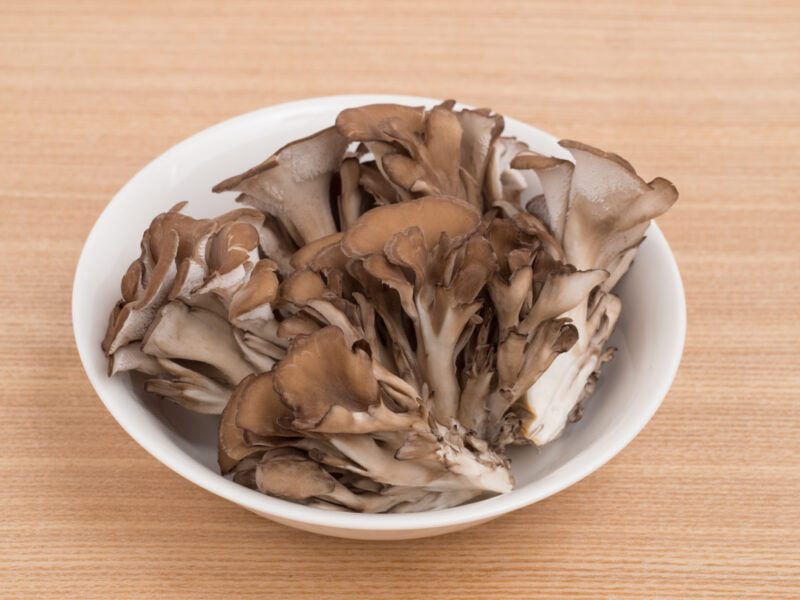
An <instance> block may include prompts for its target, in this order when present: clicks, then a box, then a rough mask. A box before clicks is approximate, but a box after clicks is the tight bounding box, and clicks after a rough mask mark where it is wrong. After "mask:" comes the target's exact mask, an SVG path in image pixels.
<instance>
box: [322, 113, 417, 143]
mask: <svg viewBox="0 0 800 600" xmlns="http://www.w3.org/2000/svg"><path fill="white" fill-rule="evenodd" d="M424 122H425V107H424V106H415V107H411V106H402V105H400V104H370V105H368V106H361V107H359V108H348V109H345V110H343V111H342V112H340V113H339V116H338V117H336V129H338V130H339V133H341V134H342V135H343V136H344V137H346V138H347V139H348V140H351V141H359V142H371V141H382V142H394V141H395V139H396V138H397V132H398V131H401V132H410V133H414V132H421V131H422V129H423V125H424Z"/></svg>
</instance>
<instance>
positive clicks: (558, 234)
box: [511, 150, 575, 243]
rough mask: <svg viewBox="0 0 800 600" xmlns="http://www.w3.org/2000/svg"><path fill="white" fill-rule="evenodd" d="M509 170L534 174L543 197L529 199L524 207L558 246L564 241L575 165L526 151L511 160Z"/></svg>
mask: <svg viewBox="0 0 800 600" xmlns="http://www.w3.org/2000/svg"><path fill="white" fill-rule="evenodd" d="M511 167H512V168H513V169H529V170H532V171H535V172H536V175H537V176H538V177H539V182H540V183H541V184H542V190H543V194H542V196H537V197H536V198H534V199H533V200H531V202H529V203H528V206H527V207H526V208H527V210H528V212H531V213H532V214H534V215H536V216H537V217H539V219H541V220H542V222H544V223H545V224H546V225H547V226H548V227H549V228H550V233H552V234H553V237H554V238H555V239H556V240H557V241H558V242H559V243H561V242H562V241H563V239H564V226H565V223H566V219H567V210H568V209H569V191H570V183H571V180H572V172H573V170H574V169H575V166H574V165H573V164H572V163H571V162H570V161H568V160H563V159H561V158H555V157H553V156H542V155H541V154H537V153H535V152H532V151H530V150H527V151H523V152H521V153H519V154H517V155H516V156H515V157H514V159H513V160H512V161H511Z"/></svg>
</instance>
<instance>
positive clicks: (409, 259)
mask: <svg viewBox="0 0 800 600" xmlns="http://www.w3.org/2000/svg"><path fill="white" fill-rule="evenodd" d="M503 128H504V120H503V117H502V116H500V115H497V114H494V113H492V112H491V111H490V110H488V109H475V110H472V109H461V108H458V107H457V105H456V103H455V102H454V101H445V102H443V103H441V104H439V105H437V106H433V107H430V108H425V107H421V106H417V107H408V106H400V105H394V104H375V105H369V106H363V107H355V108H351V109H347V110H344V111H342V112H341V113H340V114H339V115H338V117H337V119H336V123H335V125H334V126H332V127H329V128H327V129H324V130H322V131H319V132H317V133H314V134H312V135H310V136H309V137H306V138H303V139H300V140H297V141H295V142H291V143H289V144H287V145H285V146H283V147H282V148H280V149H278V150H277V151H276V152H275V153H274V154H272V155H271V156H270V157H269V158H268V159H267V160H265V161H264V162H262V163H261V164H259V165H256V166H255V167H253V168H251V169H249V170H245V171H244V172H242V173H241V174H240V175H235V176H233V177H230V178H228V179H226V180H225V181H223V182H221V183H220V184H218V185H217V186H215V187H214V191H216V192H224V191H236V192H239V196H238V198H237V200H238V201H239V202H241V203H243V204H246V205H248V207H249V208H240V209H237V210H233V211H230V212H227V213H224V214H222V215H220V216H219V217H216V218H214V219H194V218H192V217H190V216H188V215H187V214H184V212H183V211H184V209H185V208H186V206H185V203H181V204H178V205H176V206H175V207H173V208H172V209H171V210H170V211H168V212H166V213H163V214H161V215H157V216H156V217H155V219H154V220H153V222H152V223H151V225H150V226H149V227H148V229H147V230H146V231H145V232H144V234H143V237H142V244H141V249H140V254H139V256H138V258H137V259H136V260H134V261H133V262H132V263H131V265H130V267H129V268H128V270H127V271H126V272H125V273H124V274H122V279H121V285H120V300H119V301H118V302H117V303H116V305H115V306H114V307H113V308H112V310H111V314H110V316H109V322H108V328H107V333H106V336H105V339H104V340H103V342H102V347H103V349H104V351H105V352H106V354H107V356H108V361H109V375H110V376H123V374H124V373H126V372H139V373H141V374H143V375H144V376H145V383H144V389H145V391H147V392H149V393H153V394H155V395H157V396H160V397H162V398H164V399H166V400H168V401H171V402H174V403H176V404H178V405H180V406H182V407H183V408H185V409H187V410H191V411H194V412H199V413H205V414H213V415H219V429H218V440H217V446H218V462H219V467H220V471H221V473H222V474H223V475H225V476H226V477H229V478H231V479H233V481H235V482H237V483H239V484H241V485H245V486H248V487H250V488H252V489H254V490H257V491H259V492H261V493H264V494H270V495H272V496H275V497H278V498H282V499H284V500H287V501H291V502H298V503H302V504H305V505H308V506H311V507H315V508H318V509H324V510H350V511H357V512H413V511H423V510H439V509H443V508H447V507H451V506H456V505H458V504H461V503H463V502H467V501H470V500H474V499H478V498H481V497H483V496H487V495H491V494H502V493H504V492H507V491H509V490H510V489H511V488H512V487H513V485H514V477H513V473H512V470H511V465H510V461H509V458H508V456H509V455H508V452H507V450H508V447H509V446H510V445H512V444H514V445H520V444H531V445H537V446H541V445H544V444H547V443H549V442H550V441H552V440H553V439H555V438H557V437H558V436H559V435H560V434H561V433H562V432H563V431H564V429H565V428H566V427H567V426H568V425H569V423H570V422H573V421H575V420H577V419H579V418H581V416H582V414H583V411H584V406H585V404H586V403H587V402H588V400H589V397H590V396H591V394H592V392H593V391H594V389H595V386H596V384H597V382H598V379H599V377H600V371H601V369H602V367H603V365H604V364H605V363H607V362H608V361H609V360H610V359H611V357H612V356H613V353H614V349H613V347H611V346H609V344H608V342H609V338H610V336H611V334H612V332H613V330H614V327H615V325H616V323H617V321H618V319H619V316H620V313H621V309H622V305H621V301H620V299H619V298H618V297H617V296H615V295H614V294H613V289H614V286H615V285H616V284H617V282H618V281H619V280H620V278H622V277H623V276H624V274H625V272H626V271H627V270H628V268H629V267H630V266H631V264H632V262H633V261H634V259H635V256H636V252H637V249H638V247H639V245H640V244H641V242H642V240H643V238H644V234H645V231H646V229H647V227H648V225H649V223H650V221H651V219H653V218H654V217H656V216H658V215H660V214H662V213H663V212H664V211H666V210H667V209H668V208H669V207H670V206H671V205H672V204H673V203H674V202H675V200H676V198H677V192H676V191H675V188H674V187H673V186H672V184H670V183H669V182H667V181H666V180H664V179H661V178H656V179H654V180H652V181H651V182H649V183H648V182H645V181H644V180H643V179H641V177H639V175H637V174H636V172H635V170H634V169H633V167H632V166H631V165H630V164H629V163H628V162H627V161H625V160H624V159H621V158H620V157H618V156H617V155H615V154H611V153H607V152H603V151H601V150H598V149H596V148H592V147H591V146H587V145H585V144H581V143H578V142H571V141H566V140H565V141H562V142H561V146H562V147H563V148H564V149H565V150H566V151H568V152H569V153H570V154H571V156H572V160H567V159H565V158H563V157H561V156H560V157H554V156H548V155H544V154H540V153H538V152H535V151H534V150H532V149H530V148H528V146H527V144H526V143H525V142H524V141H522V140H518V139H516V138H513V137H508V136H504V135H503ZM562 156H563V154H562ZM243 166H244V165H243ZM537 186H538V188H541V193H538V191H537Z"/></svg>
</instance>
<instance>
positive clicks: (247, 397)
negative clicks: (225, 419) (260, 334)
mask: <svg viewBox="0 0 800 600" xmlns="http://www.w3.org/2000/svg"><path fill="white" fill-rule="evenodd" d="M273 379H274V374H273V373H272V372H270V373H261V374H260V375H251V376H249V377H246V378H245V379H243V380H242V382H241V383H240V384H239V390H238V393H239V398H238V400H239V406H238V410H237V412H236V425H237V426H238V427H240V428H241V429H245V430H247V431H250V432H252V433H254V434H256V435H259V436H262V437H297V435H298V434H297V433H296V432H294V431H292V430H291V429H289V428H288V425H289V424H290V423H291V421H292V411H291V410H290V409H289V408H287V407H286V406H285V405H284V404H283V403H282V402H281V400H280V396H278V393H277V392H276V391H275V389H274V387H273Z"/></svg>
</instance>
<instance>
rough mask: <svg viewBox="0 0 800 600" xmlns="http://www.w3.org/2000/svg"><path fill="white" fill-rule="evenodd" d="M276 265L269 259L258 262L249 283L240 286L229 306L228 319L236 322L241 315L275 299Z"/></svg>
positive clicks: (276, 288)
mask: <svg viewBox="0 0 800 600" xmlns="http://www.w3.org/2000/svg"><path fill="white" fill-rule="evenodd" d="M276 266H277V265H276V264H275V263H273V262H272V261H271V260H268V259H264V260H260V261H258V262H257V263H256V266H255V267H254V268H253V271H252V273H250V278H249V279H248V281H247V283H245V284H244V285H243V286H242V287H241V288H239V290H238V291H237V292H236V293H235V294H234V296H233V298H232V299H231V302H230V305H229V307H228V319H230V320H231V321H234V322H235V321H236V319H238V318H239V317H242V316H243V315H246V314H247V313H250V312H252V311H254V310H256V309H258V308H259V307H261V306H264V305H268V304H270V303H271V302H273V301H274V300H275V298H276V297H277V294H278V276H277V275H276V274H275V269H276Z"/></svg>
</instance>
